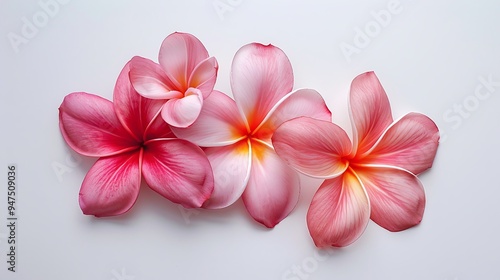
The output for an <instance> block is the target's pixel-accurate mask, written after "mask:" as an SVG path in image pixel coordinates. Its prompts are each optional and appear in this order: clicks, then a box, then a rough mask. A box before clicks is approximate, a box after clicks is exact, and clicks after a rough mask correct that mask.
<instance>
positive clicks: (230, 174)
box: [203, 140, 252, 209]
mask: <svg viewBox="0 0 500 280" xmlns="http://www.w3.org/2000/svg"><path fill="white" fill-rule="evenodd" d="M205 153H206V155H207V157H208V159H209V161H210V164H211V165H212V169H213V172H214V183H215V186H214V192H213V193H212V196H211V197H210V199H209V200H207V202H206V203H205V204H204V205H203V207H204V208H210V209H219V208H224V207H227V206H229V205H231V204H233V203H234V202H235V201H236V200H238V198H240V197H241V194H242V193H243V191H244V190H245V187H246V186H247V183H248V179H249V176H250V162H251V159H252V157H251V151H250V150H249V144H248V142H247V141H245V140H243V141H240V142H238V143H236V144H232V145H228V146H225V147H214V148H207V149H205Z"/></svg>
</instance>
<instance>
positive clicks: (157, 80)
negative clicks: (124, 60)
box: [129, 56, 181, 99]
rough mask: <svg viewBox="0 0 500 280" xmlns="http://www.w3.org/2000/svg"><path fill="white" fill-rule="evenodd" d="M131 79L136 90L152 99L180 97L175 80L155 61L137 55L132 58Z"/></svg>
mask: <svg viewBox="0 0 500 280" xmlns="http://www.w3.org/2000/svg"><path fill="white" fill-rule="evenodd" d="M129 75H130V81H131V83H132V85H133V86H134V88H135V90H136V91H137V92H138V93H139V94H140V95H142V96H144V97H146V98H150V99H170V98H179V97H180V96H181V93H180V92H179V91H178V89H177V87H176V85H175V83H174V82H172V81H171V79H170V78H169V77H168V76H167V75H166V74H165V72H164V71H163V69H162V68H161V67H160V65H158V64H156V63H154V62H153V61H151V60H149V59H146V58H143V57H139V56H135V57H133V58H132V60H130V74H129Z"/></svg>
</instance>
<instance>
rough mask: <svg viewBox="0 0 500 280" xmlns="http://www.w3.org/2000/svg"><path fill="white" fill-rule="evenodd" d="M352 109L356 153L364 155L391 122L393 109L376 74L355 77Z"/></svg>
mask: <svg viewBox="0 0 500 280" xmlns="http://www.w3.org/2000/svg"><path fill="white" fill-rule="evenodd" d="M349 101H350V102H349V109H350V112H351V118H352V123H353V136H354V137H353V138H354V139H353V143H354V150H353V154H354V153H356V154H357V155H361V156H362V155H363V154H365V153H366V152H367V151H368V150H369V149H370V148H371V147H372V146H373V145H374V144H375V142H376V141H377V140H378V139H379V138H380V135H382V133H383V132H384V131H385V130H386V129H387V127H388V126H389V125H390V124H391V123H392V121H393V120H392V113H391V106H390V104H389V99H388V98H387V94H386V93H385V90H384V88H383V87H382V85H381V84H380V81H379V80H378V78H377V76H376V75H375V73H374V72H367V73H364V74H361V75H359V76H357V77H356V78H354V80H353V81H352V84H351V93H350V99H349Z"/></svg>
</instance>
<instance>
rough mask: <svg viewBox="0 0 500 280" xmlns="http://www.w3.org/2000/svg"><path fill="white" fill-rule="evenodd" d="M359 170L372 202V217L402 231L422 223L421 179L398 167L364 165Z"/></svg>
mask: <svg viewBox="0 0 500 280" xmlns="http://www.w3.org/2000/svg"><path fill="white" fill-rule="evenodd" d="M356 174H357V175H358V176H359V178H360V179H361V181H362V182H363V186H364V187H365V189H366V191H367V193H368V197H369V198H370V205H371V219H372V220H373V221H374V222H375V223H377V224H378V225H380V226H381V227H383V228H385V229H387V230H390V231H401V230H405V229H408V228H410V227H413V226H415V225H417V224H419V223H420V221H421V220H422V216H423V214H424V209H425V193H424V188H423V187H422V184H421V183H420V180H419V179H418V178H417V177H416V176H415V175H413V174H411V173H410V172H407V171H405V170H400V169H395V168H362V169H356Z"/></svg>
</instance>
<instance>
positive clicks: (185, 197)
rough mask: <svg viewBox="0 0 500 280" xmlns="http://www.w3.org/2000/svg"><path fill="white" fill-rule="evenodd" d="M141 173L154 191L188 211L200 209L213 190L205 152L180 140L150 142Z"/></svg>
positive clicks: (211, 175)
mask: <svg viewBox="0 0 500 280" xmlns="http://www.w3.org/2000/svg"><path fill="white" fill-rule="evenodd" d="M142 174H143V176H144V180H145V181H146V183H147V184H148V186H149V187H150V188H151V189H153V190H154V191H156V192H157V193H159V194H161V195H162V196H164V197H166V198H167V199H169V200H170V201H172V202H174V203H179V204H181V205H182V206H184V207H186V208H193V207H201V205H202V204H203V203H204V202H205V201H206V200H207V199H208V198H209V197H210V195H211V194H212V191H213V189H214V178H213V174H212V168H211V167H210V163H209V161H208V159H207V157H206V156H205V153H203V151H202V150H201V149H200V148H199V147H198V146H196V145H194V144H192V143H190V142H188V141H185V140H181V139H172V140H161V141H150V142H148V143H147V144H146V148H145V149H144V155H143V162H142Z"/></svg>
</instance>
